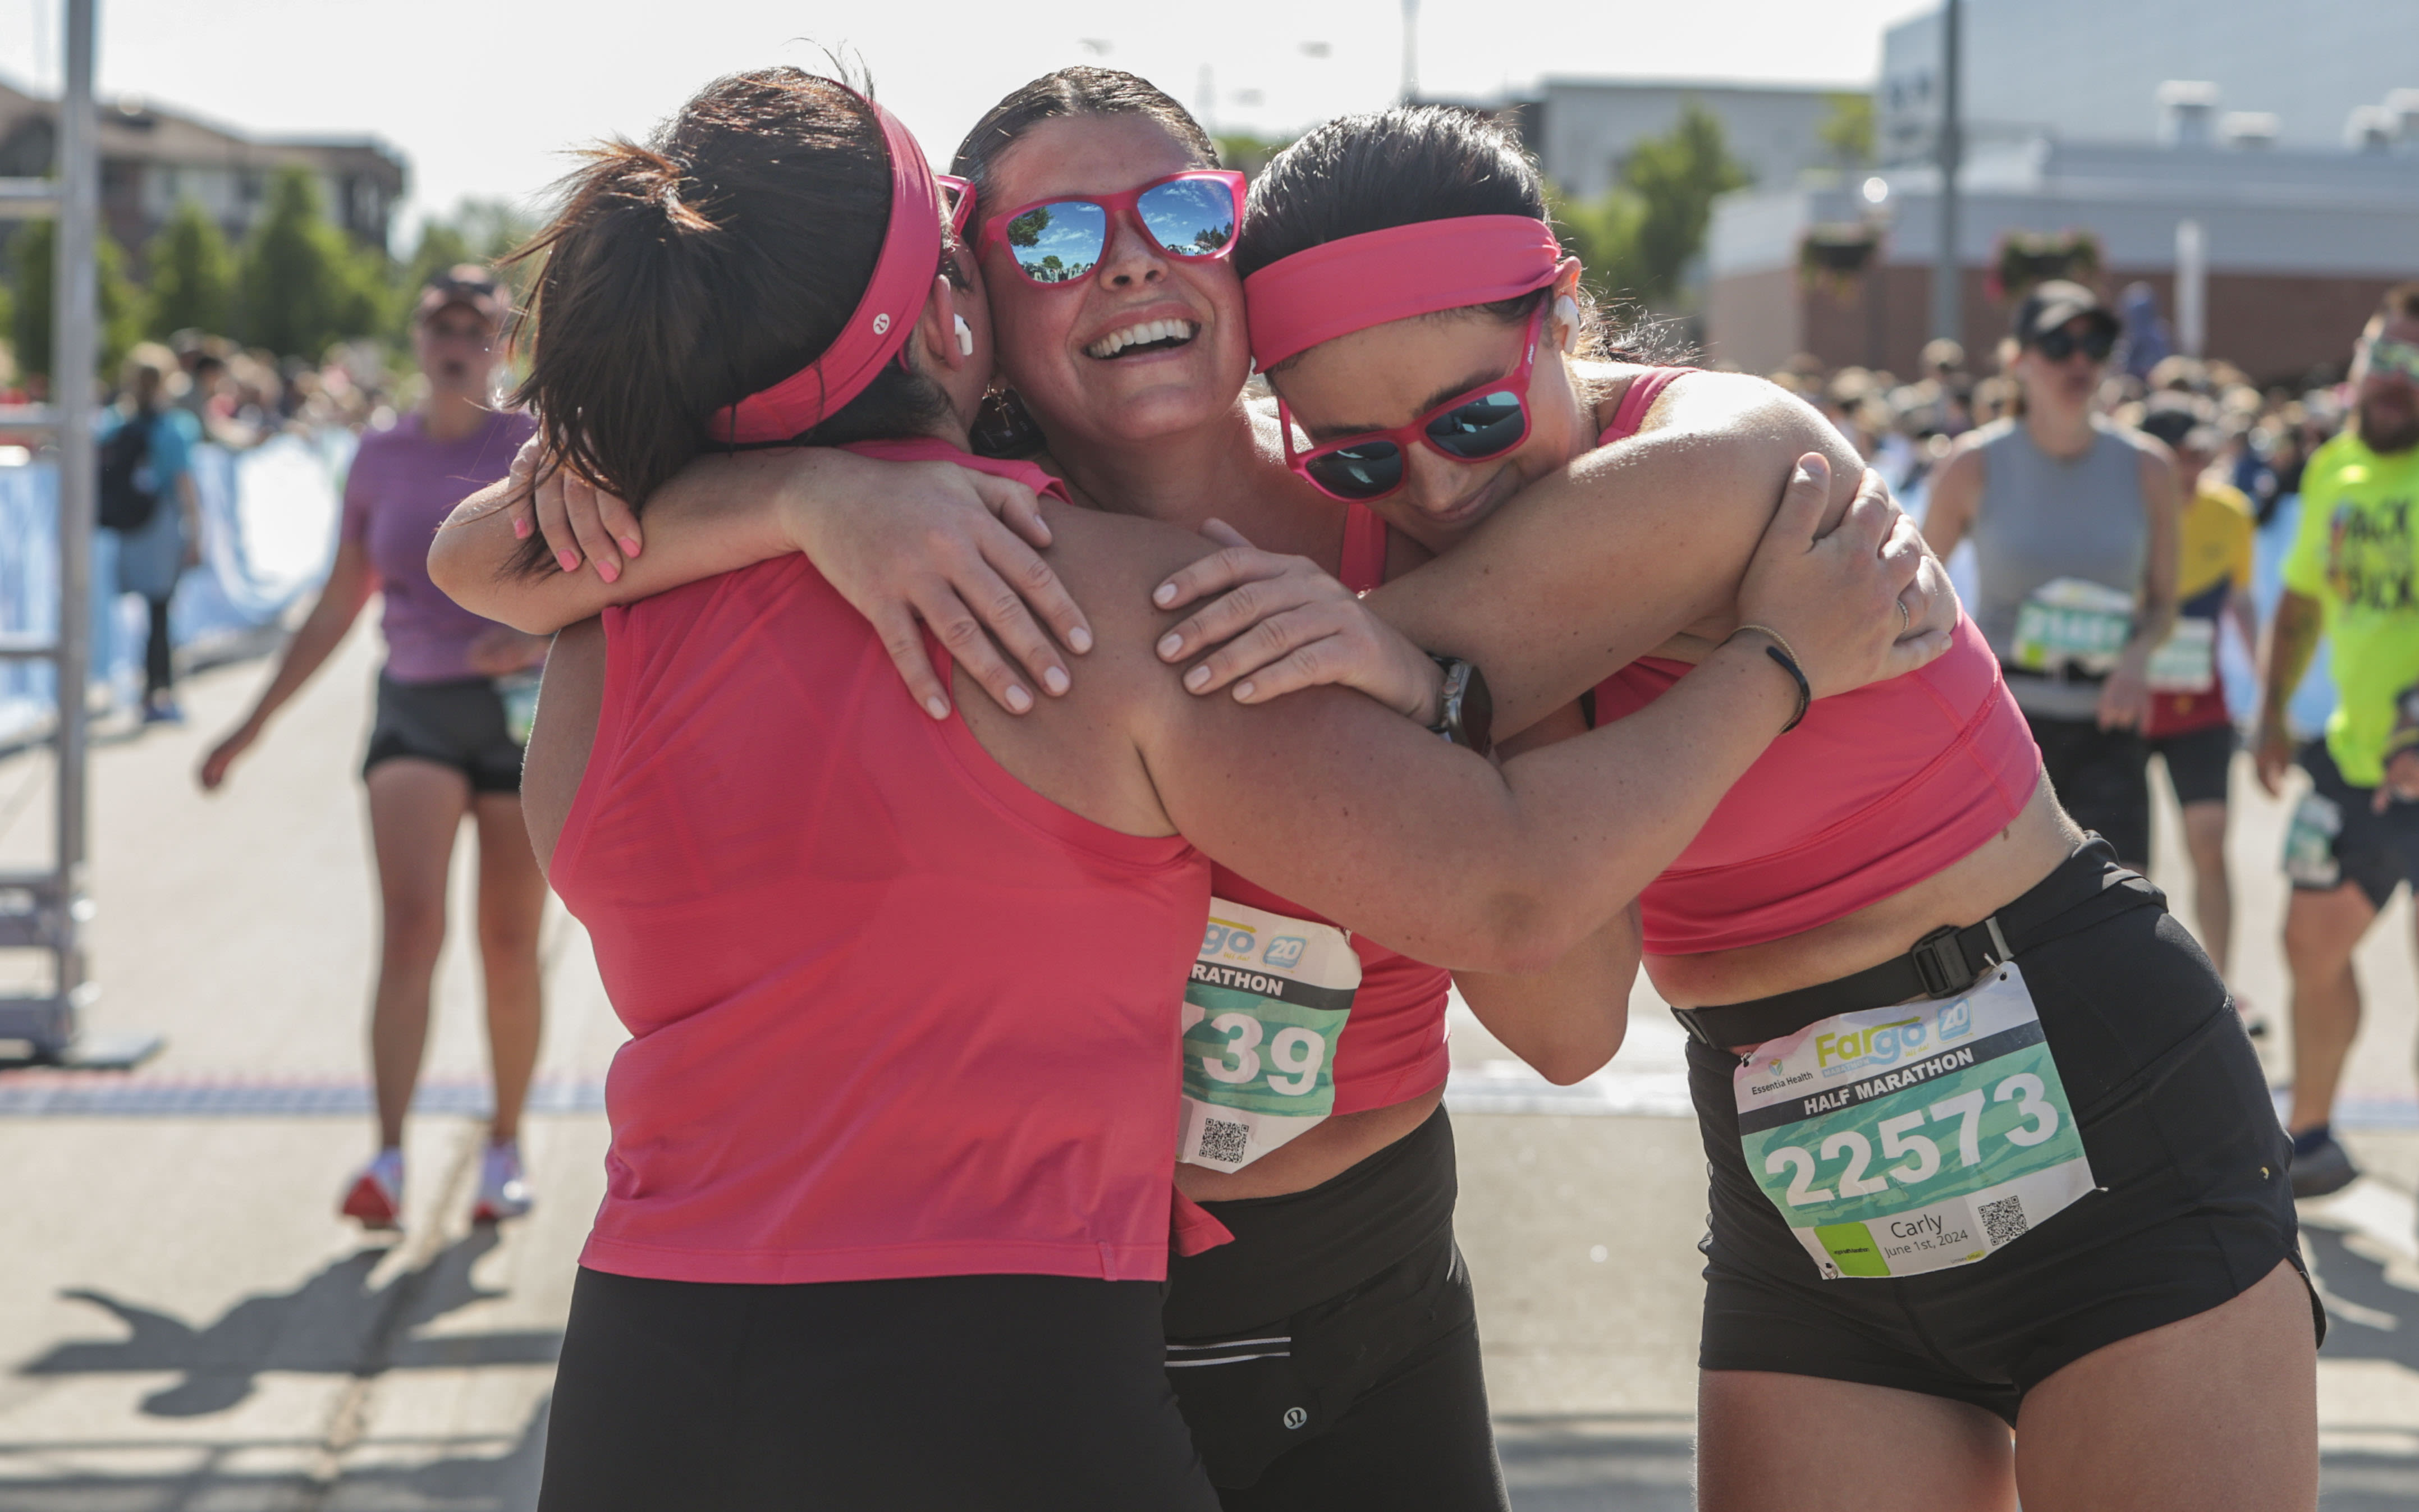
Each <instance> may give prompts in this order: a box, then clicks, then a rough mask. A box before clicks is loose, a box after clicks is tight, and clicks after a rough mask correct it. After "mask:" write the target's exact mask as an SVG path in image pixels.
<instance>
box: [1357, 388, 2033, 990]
mask: <svg viewBox="0 0 2419 1512" xmlns="http://www.w3.org/2000/svg"><path fill="white" fill-rule="evenodd" d="M1687 371H1688V369H1686V368H1651V369H1649V370H1647V371H1646V372H1645V373H1643V374H1641V375H1640V376H1639V377H1638V378H1635V379H1633V380H1632V381H1631V382H1630V385H1629V388H1628V390H1627V391H1626V393H1623V395H1622V397H1621V403H1620V404H1619V405H1618V406H1616V407H1615V409H1614V411H1613V418H1612V423H1611V424H1609V425H1607V426H1606V427H1605V430H1604V434H1603V436H1602V437H1601V438H1600V441H1599V444H1610V443H1611V442H1613V441H1617V440H1624V439H1625V438H1626V437H1629V436H1632V435H1635V434H1636V433H1637V430H1638V427H1639V424H1641V422H1642V421H1643V420H1644V419H1645V416H1646V411H1647V410H1648V409H1650V408H1652V406H1653V405H1654V403H1655V400H1656V396H1657V395H1658V394H1660V393H1662V392H1663V390H1664V389H1665V388H1666V387H1667V386H1669V385H1670V384H1671V382H1672V379H1674V378H1679V377H1680V376H1681V375H1683V374H1684V373H1686V372H1687ZM1354 515H1355V520H1354V523H1355V524H1356V525H1357V524H1359V517H1360V516H1363V515H1366V516H1367V517H1368V519H1369V520H1370V522H1371V523H1372V525H1373V526H1374V527H1375V530H1374V533H1375V537H1376V546H1375V548H1374V549H1375V552H1376V561H1377V562H1378V563H1379V568H1378V571H1379V574H1380V575H1382V572H1383V563H1384V560H1385V526H1384V522H1383V521H1381V520H1379V518H1378V517H1377V516H1376V515H1375V514H1371V513H1370V512H1369V511H1368V510H1367V509H1365V508H1364V507H1361V506H1356V507H1355V510H1354ZM1369 529H1370V527H1367V526H1364V527H1362V530H1363V532H1364V534H1365V533H1367V532H1369ZM1346 540H1347V543H1348V545H1347V555H1346V564H1347V566H1348V567H1350V566H1352V565H1354V564H1355V563H1354V558H1353V555H1352V548H1351V545H1350V543H1351V542H1352V540H1353V532H1352V531H1351V530H1350V529H1349V528H1348V530H1347V532H1346ZM1360 549H1361V551H1362V553H1363V556H1362V559H1361V562H1362V563H1363V564H1364V566H1365V563H1366V562H1367V560H1368V556H1367V553H1368V552H1369V551H1370V550H1371V549H1372V548H1370V547H1369V546H1368V545H1367V544H1366V543H1365V542H1364V544H1363V545H1362V547H1361V548H1360ZM1369 580H1371V581H1375V580H1376V579H1374V578H1373V579H1369ZM1345 582H1346V584H1347V586H1353V587H1356V591H1357V586H1358V585H1355V584H1354V583H1353V580H1352V579H1350V578H1347V579H1345ZM1688 671H1689V664H1688V663H1687V662H1683V661H1672V660H1669V659H1667V658H1663V657H1658V656H1642V657H1641V658H1639V659H1638V660H1637V661H1634V662H1631V663H1630V664H1629V665H1628V666H1626V667H1625V668H1623V669H1622V670H1621V671H1617V672H1615V673H1613V674H1612V676H1610V677H1609V678H1607V679H1605V681H1604V682H1602V683H1600V684H1598V685H1597V687H1596V689H1595V718H1596V722H1597V723H1598V724H1604V723H1608V722H1610V721H1611V720H1614V719H1618V718H1620V717H1622V716H1624V715H1626V714H1634V713H1636V712H1637V711H1638V710H1640V709H1642V708H1644V707H1645V706H1646V705H1647V704H1649V703H1652V702H1655V700H1656V699H1657V698H1660V697H1661V696H1662V695H1663V693H1664V691H1665V690H1666V689H1668V688H1670V687H1672V684H1674V683H1676V682H1678V681H1679V680H1680V679H1681V678H1682V677H1685V676H1687V673H1688ZM2040 773H2041V752H2040V751H2039V749H2037V748H2035V747H2034V745H2033V737H2032V731H2031V728H2030V727H2029V726H2027V725H2026V723H2025V717H2024V715H2023V713H2022V712H2021V711H2019V710H2018V709H2017V708H2016V705H2015V701H2014V700H2013V699H2012V698H2011V697H2010V696H2009V694H2008V689H2007V685H2006V684H2005V683H2003V682H2001V681H2000V678H1999V662H1998V658H1997V657H1996V656H1994V655H1993V654H1992V651H1991V648H1990V646H1989V645H1988V644H1987V643H1986V642H1985V641H1984V640H1983V639H1982V636H1981V632H1980V631H1979V630H1978V629H1976V628H1975V626H1974V622H1973V621H1972V620H1970V619H1965V618H1963V617H1961V618H1960V619H1959V621H1958V624H1957V630H1956V635H1955V639H1954V641H1953V642H1952V644H1951V645H1950V647H1949V651H1948V653H1947V654H1946V655H1944V656H1940V657H1938V658H1936V659H1935V660H1934V661H1933V662H1932V663H1931V664H1930V665H1929V666H1926V667H1924V668H1923V669H1921V670H1920V671H1914V672H1910V673H1908V674H1907V675H1905V676H1903V677H1898V678H1893V679H1891V680H1890V681H1888V682H1887V683H1876V684H1873V685H1872V686H1871V687H1862V688H1858V689H1857V690H1856V691H1855V692H1853V693H1842V694H1840V695H1839V696H1837V697H1834V698H1827V699H1822V700H1819V701H1817V702H1816V703H1815V704H1814V706H1813V707H1812V708H1811V709H1810V710H1809V711H1808V713H1807V716H1806V718H1805V720H1804V721H1803V722H1802V723H1800V724H1799V725H1798V727H1797V728H1796V729H1795V730H1793V731H1791V732H1790V733H1788V734H1787V735H1786V736H1784V737H1783V738H1781V739H1780V740H1778V741H1775V742H1774V743H1773V745H1772V747H1771V748H1770V749H1768V750H1766V751H1765V752H1764V756H1763V757H1762V758H1760V759H1759V760H1758V761H1757V762H1756V763H1755V764H1754V765H1752V766H1750V767H1749V768H1748V770H1747V773H1746V775H1745V776H1743V777H1741V778H1740V779H1739V780H1738V782H1737V783H1736V784H1735V785H1734V786H1733V787H1732V789H1731V790H1730V792H1729V793H1728V794H1727V795H1724V796H1723V798H1722V800H1721V802H1720V803H1719V804H1718V805H1716V806H1715V809H1714V812H1713V816H1712V817H1711V818H1710V819H1708V820H1706V822H1705V826H1704V827H1703V829H1701V830H1699V831H1698V832H1697V838H1696V839H1695V840H1693V841H1689V842H1688V847H1687V849H1686V850H1684V851H1682V852H1681V853H1680V856H1679V858H1678V859H1677V860H1676V861H1674V862H1673V863H1672V865H1671V866H1670V867H1669V868H1668V869H1666V870H1665V871H1664V872H1663V873H1662V875H1660V876H1658V877H1656V879H1655V880H1654V881H1653V882H1652V883H1650V884H1648V885H1647V887H1646V890H1645V892H1644V893H1642V894H1641V896H1640V899H1639V904H1640V913H1641V916H1642V922H1643V925H1644V933H1645V937H1646V949H1647V952H1648V953H1649V954H1652V955H1689V954H1694V953H1697V952H1701V951H1706V950H1728V949H1738V948H1740V947H1742V946H1749V945H1762V944H1765V943H1767V942H1769V941H1772V940H1779V939H1785V938H1787V937H1788V936H1790V935H1792V934H1800V933H1805V932H1806V931H1808V930H1810V929H1816V928H1819V927H1820V926H1822V925H1825V924H1827V923H1830V922H1831V921H1833V920H1834V919H1838V918H1845V917H1847V916H1848V915H1850V914H1852V913H1855V912H1856V911H1857V909H1859V908H1864V907H1867V906H1870V905H1871V904H1873V903H1879V902H1881V901H1882V900H1883V899H1885V898H1887V897H1890V896H1891V895H1893V894H1895V893H1898V892H1903V891H1904V890H1905V889H1906V888H1908V887H1913V886H1914V885H1915V884H1917V883H1918V882H1921V881H1922V880H1923V879H1924V878H1926V877H1929V876H1932V875H1934V873H1936V872H1941V871H1944V870H1946V869H1947V868H1948V867H1949V865H1950V864H1951V863H1953V862H1955V861H1957V860H1959V859H1961V858H1962V857H1964V856H1967V855H1969V854H1971V853H1972V852H1974V851H1976V850H1978V849H1980V847H1981V846H1982V844H1983V843H1984V842H1985V841H1988V840H1989V839H1990V838H1991V836H1992V835H1994V834H1995V833H1997V832H1998V831H1999V830H2001V829H2003V828H2005V827H2006V826H2007V825H2008V824H2009V823H2010V822H2011V821H2012V820H2013V819H2014V818H2015V816H2016V815H2017V814H2018V813H2019V812H2020V811H2022V810H2023V809H2024V806H2025V805H2026V803H2027V802H2029V801H2030V800H2031V798H2032V795H2033V789H2034V787H2035V785H2036V783H2037V782H2038V780H2039V777H2040Z"/></svg>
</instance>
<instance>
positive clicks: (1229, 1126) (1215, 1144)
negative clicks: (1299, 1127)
mask: <svg viewBox="0 0 2419 1512" xmlns="http://www.w3.org/2000/svg"><path fill="white" fill-rule="evenodd" d="M1251 1137H1252V1126H1251V1125H1250V1124H1247V1123H1228V1122H1227V1121H1226V1120H1225V1119H1202V1120H1201V1149H1199V1150H1198V1151H1197V1158H1199V1159H1201V1160H1206V1161H1212V1162H1215V1163H1216V1164H1218V1165H1241V1164H1243V1155H1244V1148H1243V1147H1244V1146H1245V1145H1247V1144H1249V1143H1250V1141H1251ZM2023 1221H2024V1220H2022V1219H2018V1220H2017V1222H2019V1223H2022V1222H2023Z"/></svg>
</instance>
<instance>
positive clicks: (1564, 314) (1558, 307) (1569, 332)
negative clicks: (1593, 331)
mask: <svg viewBox="0 0 2419 1512" xmlns="http://www.w3.org/2000/svg"><path fill="white" fill-rule="evenodd" d="M1554 318H1555V319H1557V320H1559V321H1561V322H1562V323H1563V350H1564V352H1566V353H1567V352H1575V351H1578V350H1579V301H1577V300H1575V299H1572V298H1571V297H1570V296H1569V295H1567V294H1565V295H1563V296H1562V297H1561V298H1559V299H1557V300H1555V301H1554Z"/></svg>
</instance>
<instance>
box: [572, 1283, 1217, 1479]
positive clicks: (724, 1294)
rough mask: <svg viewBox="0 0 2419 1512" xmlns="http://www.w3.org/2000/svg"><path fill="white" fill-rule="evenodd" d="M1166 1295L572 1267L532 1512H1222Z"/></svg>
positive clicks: (1110, 1286)
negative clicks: (720, 1279) (1197, 1434)
mask: <svg viewBox="0 0 2419 1512" xmlns="http://www.w3.org/2000/svg"><path fill="white" fill-rule="evenodd" d="M1160 1290H1161V1288H1160V1287H1159V1286H1158V1285H1157V1284H1156V1283H1153V1282H1148V1281H1091V1280H1084V1279H1079V1278H1075V1277H1069V1276H1048V1275H966V1276H937V1277H929V1278H922V1279H915V1280H899V1281H843V1282H823V1283H816V1284H810V1285H798V1286H738V1285H720V1284H711V1283H703V1282H689V1281H650V1280H640V1279H638V1278H636V1277H631V1276H621V1275H610V1274H608V1273H604V1272H601V1271H591V1270H586V1269H583V1270H581V1271H580V1273H579V1279H578V1284H577V1285H576V1286H575V1287H574V1288H573V1290H572V1294H571V1320H570V1323H569V1325H568V1326H567V1328H566V1330H565V1332H564V1335H563V1343H562V1365H561V1366H560V1367H559V1369H558V1371H557V1374H556V1381H555V1391H554V1407H553V1414H552V1421H551V1423H550V1425H549V1427H548V1428H547V1445H546V1483H545V1486H544V1489H542V1490H541V1491H540V1492H539V1496H538V1508H539V1512H805V1509H809V1508H811V1509H812V1512H1214V1509H1215V1508H1216V1507H1217V1506H1218V1500H1217V1495H1216V1493H1215V1492H1213V1491H1212V1490H1211V1489H1210V1483H1209V1481H1208V1480H1207V1479H1206V1478H1205V1477H1204V1476H1203V1474H1202V1473H1201V1468H1200V1461H1199V1459H1198V1458H1197V1457H1196V1456H1195V1455H1194V1450H1193V1443H1192V1440H1191V1438H1190V1437H1189V1436H1188V1435H1187V1433H1186V1431H1185V1427H1184V1420H1183V1418H1182V1417H1181V1416H1180V1415H1179V1413H1178V1412H1177V1408H1176V1397H1175V1395H1174V1394H1173V1393H1172V1392H1171V1391H1170V1390H1169V1389H1168V1385H1167V1376H1166V1373H1165V1371H1164V1370H1163V1368H1162V1366H1161V1349H1160V1323H1159V1306H1160Z"/></svg>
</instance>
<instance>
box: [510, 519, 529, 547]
mask: <svg viewBox="0 0 2419 1512" xmlns="http://www.w3.org/2000/svg"><path fill="white" fill-rule="evenodd" d="M529 537H530V522H529V521H527V520H525V519H523V518H521V517H519V516H518V515H515V516H514V517H513V539H514V540H516V541H526V540H528V539H529Z"/></svg>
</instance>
